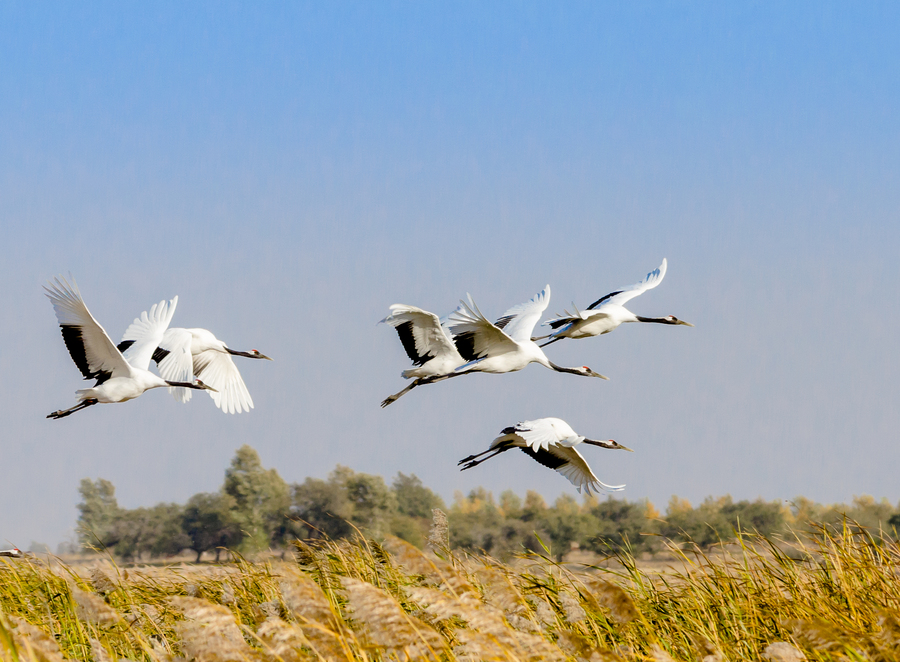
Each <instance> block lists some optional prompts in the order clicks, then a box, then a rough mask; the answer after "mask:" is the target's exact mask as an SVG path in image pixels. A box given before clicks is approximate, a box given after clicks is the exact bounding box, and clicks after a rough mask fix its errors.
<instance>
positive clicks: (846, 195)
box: [0, 2, 900, 546]
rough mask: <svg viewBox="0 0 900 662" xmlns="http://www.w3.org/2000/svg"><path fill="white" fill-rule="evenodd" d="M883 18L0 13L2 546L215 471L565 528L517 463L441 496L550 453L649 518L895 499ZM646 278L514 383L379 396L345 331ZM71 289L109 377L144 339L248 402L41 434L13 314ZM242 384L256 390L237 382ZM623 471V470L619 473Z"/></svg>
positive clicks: (886, 32) (316, 10)
mask: <svg viewBox="0 0 900 662" xmlns="http://www.w3.org/2000/svg"><path fill="white" fill-rule="evenodd" d="M898 19H900V9H898V8H897V7H896V6H895V5H892V4H888V3H883V4H879V3H868V4H866V5H864V6H862V5H855V4H850V3H844V4H841V3H793V4H791V5H790V6H787V7H785V6H783V5H782V4H781V3H744V4H739V3H728V4H726V5H724V6H723V5H722V4H721V3H677V4H676V3H669V4H664V3H627V4H621V3H616V4H613V3H607V4H601V3H566V4H559V3H556V4H554V3H544V4H536V3H490V4H485V3H474V2H473V3H457V4H449V3H390V4H388V3H383V4H382V5H359V4H350V3H348V4H339V3H329V4H327V5H322V4H312V3H309V4H301V3H294V4H290V5H281V6H275V5H269V6H266V7H258V6H255V5H252V4H250V3H245V4H242V3H230V4H226V3H206V4H203V3H194V4H192V5H191V6H190V7H188V8H185V7H184V6H182V5H180V4H178V3H168V4H166V3H155V4H153V5H141V4H137V3H124V4H123V3H106V4H103V3H95V4H93V5H92V6H91V7H82V6H77V5H67V4H49V3H47V4H36V3H18V2H12V3H10V2H5V3H2V4H0V220H2V227H3V238H4V241H3V242H2V243H0V256H2V259H0V279H2V283H3V287H4V291H5V292H6V295H5V296H4V302H3V303H4V305H3V311H4V321H3V324H2V326H0V342H2V346H3V348H4V350H3V351H2V352H0V366H2V368H3V374H4V375H5V379H4V385H3V387H2V392H3V397H2V398H0V412H2V414H0V415H2V420H3V427H4V434H3V440H2V442H0V449H2V450H0V453H2V455H0V502H2V503H3V504H4V515H3V519H2V526H0V540H9V541H10V542H12V543H13V544H18V545H21V546H24V545H27V544H29V542H30V541H31V540H39V541H44V542H49V543H51V544H53V543H56V542H58V541H59V540H61V539H63V538H64V537H65V536H66V535H68V534H67V532H68V530H69V529H71V527H72V525H73V524H74V521H75V517H76V511H75V503H76V502H77V499H78V497H77V485H78V482H79V481H80V479H82V478H85V477H91V478H96V477H104V478H107V479H109V480H111V481H112V482H113V483H114V484H115V485H116V487H117V493H118V496H119V500H120V503H122V504H123V505H125V506H127V507H136V506H140V505H152V504H154V503H157V502H159V501H180V502H183V501H184V500H186V499H187V498H188V497H189V496H190V495H191V494H193V493H195V492H199V491H211V490H214V489H216V488H217V487H218V486H219V485H220V484H221V480H222V473H223V470H224V468H225V467H226V466H227V464H228V462H229V461H230V459H231V457H232V456H233V454H234V451H235V449H236V448H238V447H239V446H240V445H241V444H243V443H251V444H252V445H253V446H254V447H256V448H257V449H258V450H259V452H260V454H261V456H262V459H263V462H264V464H266V465H267V466H272V467H275V468H277V469H278V470H279V472H280V473H281V475H282V476H283V477H285V478H286V479H287V480H289V481H300V480H302V479H303V478H304V477H306V476H320V477H322V476H325V475H327V473H328V472H329V471H330V470H331V469H332V468H333V467H334V466H335V464H338V463H340V464H344V465H348V466H350V467H352V468H354V469H356V470H360V471H367V472H372V473H378V474H381V475H384V476H385V477H386V478H388V479H390V478H391V477H392V476H394V475H395V474H396V473H397V472H398V471H402V472H404V473H415V474H417V475H418V476H420V477H421V478H422V479H423V481H425V483H426V484H428V485H430V486H432V487H434V488H435V489H437V490H438V491H440V492H441V494H443V495H444V496H445V498H448V499H450V498H452V495H453V492H454V491H455V490H461V491H464V492H465V491H468V490H469V489H471V488H472V487H474V486H476V485H484V486H485V487H487V488H488V489H491V490H493V491H494V493H495V494H499V492H500V491H502V490H503V489H507V488H512V489H515V490H516V491H517V492H518V493H519V494H523V493H524V492H525V490H526V489H537V490H539V491H540V492H542V493H543V494H544V495H545V496H547V497H548V498H551V499H552V498H553V497H555V496H556V495H558V494H560V493H563V492H571V489H570V486H569V484H568V483H567V482H566V481H565V480H564V479H563V478H562V477H560V476H558V475H557V474H555V473H553V472H549V471H547V470H545V469H543V468H542V467H540V466H538V465H536V464H535V463H533V462H531V461H530V460H529V458H527V457H525V456H522V457H505V458H503V459H502V460H497V461H494V466H493V467H492V468H490V469H489V468H488V467H489V466H490V465H485V466H483V467H481V469H482V471H478V470H473V471H470V472H466V473H465V474H460V473H459V472H458V471H457V469H456V461H457V460H458V459H459V458H461V457H463V456H465V455H468V454H470V453H471V452H474V451H476V450H479V449H481V448H482V447H483V446H485V445H486V444H487V443H489V441H490V440H491V439H492V438H493V437H494V436H495V434H496V433H497V432H498V431H499V430H500V429H501V428H503V427H505V426H506V425H509V424H511V423H514V422H516V421H517V420H521V419H527V418H537V417H541V416H560V417H562V418H565V419H567V420H568V421H569V422H570V423H571V424H572V425H573V427H575V428H576V429H577V430H579V431H581V432H583V433H585V434H588V435H589V436H593V437H600V438H615V439H617V440H619V441H620V442H622V443H624V444H626V445H628V446H630V447H632V448H634V449H635V451H636V453H634V454H633V455H632V454H614V453H605V454H604V453H591V456H590V458H589V459H590V461H591V462H592V464H593V465H594V467H595V470H596V472H597V473H598V475H599V476H600V478H601V479H602V480H604V481H605V482H608V483H626V484H627V486H628V487H627V489H626V491H625V493H624V496H625V497H626V498H629V499H641V498H649V499H651V500H652V501H653V502H654V503H655V504H656V505H657V506H658V507H660V509H664V506H665V504H666V502H667V500H668V498H669V497H670V496H671V495H673V494H677V495H679V496H682V497H685V498H688V499H690V500H691V501H693V502H694V503H696V502H698V501H700V500H702V499H703V498H704V497H705V496H707V495H721V494H726V493H730V494H732V495H733V496H734V497H735V498H751V499H752V498H756V497H757V496H761V497H763V498H765V499H790V498H792V497H794V496H796V495H799V494H803V495H805V496H807V497H810V498H813V499H816V500H819V501H825V502H836V501H848V500H850V499H851V498H852V497H853V495H858V494H873V495H875V496H877V497H881V496H885V497H887V498H888V499H890V500H891V501H892V502H896V501H897V500H898V499H900V488H898V483H897V481H896V478H895V470H894V467H896V466H897V465H898V461H900V449H898V444H897V442H898V440H900V439H898V433H897V430H898V429H900V413H898V409H900V408H898V406H897V405H898V395H900V388H898V386H897V380H896V375H897V374H898V371H900V355H898V350H897V331H896V329H897V328H898V326H900V310H898V302H900V287H898V278H897V276H896V270H895V264H896V262H897V256H898V252H900V217H898V216H900V124H898V123H897V120H896V118H897V116H898V111H900V43H898V41H897V39H896V27H897V25H898ZM663 257H666V258H668V260H669V271H668V275H667V276H666V279H665V280H664V282H663V283H662V284H661V285H660V287H658V288H657V289H655V290H653V291H652V292H650V293H648V294H646V295H644V296H642V297H640V298H639V299H636V300H634V301H633V302H632V305H631V308H632V309H633V310H634V311H635V312H636V313H638V314H642V315H648V316H661V315H666V314H675V315H677V316H678V317H680V318H683V319H686V320H688V321H691V322H693V323H694V324H696V328H693V329H690V328H686V327H674V328H669V327H658V326H656V325H646V326H645V325H630V326H627V327H623V328H620V329H618V330H617V331H615V332H614V333H613V334H610V335H608V336H604V337H602V338H594V339H590V340H584V341H577V342H566V343H557V344H556V345H554V346H553V348H551V351H549V352H548V353H549V354H550V358H551V360H553V361H554V362H556V363H559V364H563V365H581V364H587V365H589V366H591V367H592V368H593V369H595V370H598V371H600V372H602V373H604V374H606V375H609V376H610V377H611V381H609V382H601V381H600V380H582V379H579V378H577V377H572V376H568V375H558V374H553V373H551V372H550V371H547V370H545V369H543V368H541V367H540V366H530V367H529V368H528V369H526V370H524V371H522V372H520V373H516V374H511V375H503V376H493V375H475V376H471V377H465V378H463V379H459V380H453V381H451V382H448V383H446V384H439V385H435V386H431V387H428V388H423V389H417V390H416V391H414V392H413V393H411V394H410V395H408V396H406V397H405V398H403V399H402V400H401V401H399V402H398V403H396V404H395V405H392V406H391V407H389V408H387V409H386V410H381V409H380V408H379V407H378V403H379V402H380V400H381V399H382V398H384V397H385V396H386V395H388V394H390V393H393V392H395V391H398V390H399V389H400V388H402V387H403V385H404V383H403V380H402V379H401V378H400V376H399V373H400V371H401V370H403V369H404V368H406V367H408V361H407V359H406V356H405V354H404V353H403V351H402V348H401V346H400V343H399V341H398V340H397V337H396V335H395V334H394V333H393V331H392V330H391V329H389V328H386V327H385V326H376V324H375V323H376V322H377V321H378V320H379V319H381V318H382V317H384V315H385V314H387V307H388V306H389V305H390V304H392V303H398V302H400V303H409V304H413V305H417V306H420V307H423V308H426V309H428V310H433V311H434V312H437V313H438V314H444V313H446V312H447V311H449V310H451V309H452V308H453V307H454V306H455V304H456V301H457V300H458V299H459V298H460V297H462V296H464V295H465V293H466V292H471V293H472V295H473V296H474V297H475V299H476V301H477V302H478V303H479V305H480V307H481V308H482V310H484V311H485V313H486V314H488V315H493V316H497V315H499V314H500V313H501V312H502V311H503V310H505V309H506V308H508V307H510V306H512V305H513V304H516V303H519V302H521V301H525V300H526V299H528V298H529V297H531V296H532V295H533V294H534V293H535V292H537V291H539V290H540V289H541V288H542V287H543V286H544V285H545V284H546V283H550V285H551V287H552V292H553V295H552V299H551V302H550V310H549V311H548V312H556V311H558V310H561V309H562V308H564V307H566V306H567V305H568V304H569V303H570V302H571V301H573V300H574V301H575V302H576V303H578V304H579V305H581V306H584V305H586V304H587V303H589V302H591V301H593V300H594V299H596V298H598V297H599V296H602V295H603V294H606V293H607V292H609V291H612V290H613V289H616V288H618V287H621V286H623V285H628V284H631V283H634V282H636V281H638V280H640V279H641V278H642V277H643V276H644V274H646V273H647V272H648V271H649V270H651V269H653V268H655V267H656V266H657V265H658V264H659V263H660V261H661V260H662V258H663ZM69 272H71V273H72V274H73V275H74V276H75V278H76V279H77V280H78V283H79V285H80V287H81V290H82V293H83V295H84V297H85V300H86V302H87V304H88V306H89V307H90V309H91V311H92V312H93V314H94V315H95V317H96V318H97V319H98V320H99V321H100V322H101V324H103V325H104V326H105V328H106V329H107V331H108V332H109V333H110V335H111V336H113V338H114V339H115V340H118V338H119V337H120V335H121V333H122V332H123V331H124V329H125V328H126V327H127V325H128V323H129V322H130V321H131V319H132V318H134V317H135V316H136V315H137V314H139V313H140V312H141V311H142V310H146V309H147V308H148V307H149V306H150V305H151V304H152V303H154V302H156V301H159V300H160V299H163V298H167V299H168V298H171V297H172V296H174V295H175V294H178V295H179V307H178V310H177V311H176V314H175V320H174V323H175V324H177V325H178V326H202V327H206V328H209V329H211V330H212V331H213V332H214V333H216V334H217V335H218V336H219V337H220V338H223V339H225V340H226V341H227V342H228V343H229V345H231V346H233V347H236V348H238V349H249V348H250V347H255V348H258V349H260V350H261V351H263V352H264V353H266V354H268V355H270V356H273V357H274V358H275V359H276V361H275V362H274V363H268V362H259V363H257V362H249V361H245V362H243V363H242V364H241V366H240V367H241V369H242V372H243V374H244V377H245V380H246V382H247V384H248V387H249V388H250V390H251V393H252V394H253V396H254V400H255V402H256V405H257V406H256V409H255V410H253V411H252V412H250V413H249V414H243V415H240V416H226V415H224V414H222V413H221V412H220V411H218V410H217V409H215V407H213V405H212V402H211V401H209V400H208V399H207V398H205V397H204V398H195V399H194V400H192V402H191V403H190V404H189V405H186V406H185V405H180V404H178V403H176V402H175V401H174V400H173V399H171V398H170V397H169V396H168V395H167V394H165V393H164V392H150V393H147V394H145V395H144V396H142V397H141V398H139V399H138V400H136V401H133V402H129V403H125V404H122V405H107V406H103V407H95V408H92V409H90V410H88V411H86V412H83V413H79V414H78V415H75V416H72V417H70V418H67V419H63V420H60V421H49V420H45V419H44V416H45V415H46V414H47V413H48V412H50V411H53V410H56V409H59V408H63V407H67V406H69V405H70V404H72V403H74V396H73V392H74V390H75V389H77V388H82V387H83V384H84V383H83V382H82V380H81V379H80V375H79V373H78V371H77V369H76V368H75V366H74V364H73V363H72V361H71V359H69V357H68V355H67V354H66V351H65V347H64V345H63V343H62V341H61V338H60V337H59V331H58V328H57V327H56V320H55V318H54V316H53V312H52V308H51V306H50V304H49V302H47V301H46V299H45V297H43V295H42V290H41V287H40V286H41V284H42V283H44V282H45V281H46V280H47V279H48V278H51V277H52V276H54V275H56V274H59V273H69ZM260 363H263V364H262V365H261V364H260ZM622 455H627V457H622Z"/></svg>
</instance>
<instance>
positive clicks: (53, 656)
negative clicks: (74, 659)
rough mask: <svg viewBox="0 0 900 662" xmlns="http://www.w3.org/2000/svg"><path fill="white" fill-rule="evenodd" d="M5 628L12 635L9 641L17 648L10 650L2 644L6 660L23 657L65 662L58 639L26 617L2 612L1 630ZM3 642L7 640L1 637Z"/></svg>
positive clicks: (49, 661) (0, 616)
mask: <svg viewBox="0 0 900 662" xmlns="http://www.w3.org/2000/svg"><path fill="white" fill-rule="evenodd" d="M4 621H5V622H4ZM7 624H8V625H7ZM3 629H6V630H7V632H9V633H10V634H11V635H12V641H11V642H9V643H11V644H12V647H13V648H14V649H15V650H14V651H12V650H9V651H8V650H6V646H2V649H3V660H4V662H5V661H6V660H15V659H19V660H21V659H22V658H25V659H27V660H32V661H33V662H63V660H64V659H65V658H64V657H63V655H62V652H61V651H60V650H59V644H58V643H56V640H55V639H54V638H53V637H51V636H50V635H49V634H47V633H46V632H44V631H43V630H42V629H41V628H39V627H37V626H35V625H32V624H31V623H29V622H28V621H26V620H25V619H24V618H20V617H18V616H10V615H4V614H2V613H0V631H2V630H3ZM0 634H2V632H0ZM2 643H6V642H3V641H2V637H0V644H2Z"/></svg>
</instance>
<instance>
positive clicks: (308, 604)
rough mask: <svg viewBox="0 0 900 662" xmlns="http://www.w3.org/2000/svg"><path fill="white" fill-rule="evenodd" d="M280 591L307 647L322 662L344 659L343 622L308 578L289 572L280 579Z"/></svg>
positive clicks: (301, 574)
mask: <svg viewBox="0 0 900 662" xmlns="http://www.w3.org/2000/svg"><path fill="white" fill-rule="evenodd" d="M280 588H281V597H282V600H284V604H285V606H286V607H287V608H288V611H290V613H291V614H292V615H293V616H294V618H296V619H297V622H298V623H299V624H300V628H301V631H302V632H303V635H304V636H305V637H306V638H307V639H308V640H309V642H310V645H311V647H312V648H313V649H314V650H315V651H316V652H317V653H318V654H319V655H321V656H323V657H326V658H334V659H339V658H341V657H343V656H345V655H346V654H347V647H346V645H345V644H344V637H343V632H344V628H343V625H342V623H343V621H342V620H341V619H340V618H339V617H338V615H337V614H336V613H335V612H334V608H333V607H332V605H331V601H330V600H329V599H328V596H326V595H325V593H324V592H323V591H322V589H321V588H319V585H318V584H316V582H315V581H313V580H312V579H311V578H310V577H309V576H308V575H306V574H304V573H301V572H300V571H298V570H292V571H288V572H287V573H286V574H285V575H284V576H283V578H282V580H281V583H280Z"/></svg>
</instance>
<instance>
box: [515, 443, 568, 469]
mask: <svg viewBox="0 0 900 662" xmlns="http://www.w3.org/2000/svg"><path fill="white" fill-rule="evenodd" d="M521 448H522V452H523V453H525V454H526V455H530V456H531V457H533V458H534V459H535V460H537V461H538V462H540V463H541V464H543V465H544V466H545V467H549V468H550V469H559V468H560V467H561V466H562V465H564V464H566V463H567V462H568V460H564V459H562V458H561V457H556V456H555V455H553V454H552V453H550V452H549V451H545V450H543V449H541V450H539V451H534V450H532V449H531V447H530V446H522V447H521Z"/></svg>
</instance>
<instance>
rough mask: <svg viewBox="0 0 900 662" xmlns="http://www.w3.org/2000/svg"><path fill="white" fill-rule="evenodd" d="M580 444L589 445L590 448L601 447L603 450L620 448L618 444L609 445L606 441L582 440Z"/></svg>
mask: <svg viewBox="0 0 900 662" xmlns="http://www.w3.org/2000/svg"><path fill="white" fill-rule="evenodd" d="M581 443H583V444H590V445H591V446H601V447H603V448H621V446H619V445H618V444H611V443H609V442H608V441H596V440H595V439H582V440H581Z"/></svg>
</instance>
